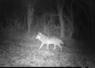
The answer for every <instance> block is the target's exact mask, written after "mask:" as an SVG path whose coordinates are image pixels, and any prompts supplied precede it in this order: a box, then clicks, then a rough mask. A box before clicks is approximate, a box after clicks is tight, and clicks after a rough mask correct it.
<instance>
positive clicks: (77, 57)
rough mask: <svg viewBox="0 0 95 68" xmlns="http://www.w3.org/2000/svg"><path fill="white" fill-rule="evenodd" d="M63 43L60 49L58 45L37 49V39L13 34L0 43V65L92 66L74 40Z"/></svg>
mask: <svg viewBox="0 0 95 68" xmlns="http://www.w3.org/2000/svg"><path fill="white" fill-rule="evenodd" d="M29 38H31V39H29ZM64 43H65V45H62V47H63V48H62V51H61V50H60V48H58V47H57V48H56V49H55V50H53V47H52V46H51V47H50V48H49V50H47V49H46V46H43V47H42V48H41V49H39V46H40V44H41V43H40V42H39V41H38V40H35V39H33V38H32V37H30V36H29V37H28V36H26V35H20V36H18V37H17V36H15V38H13V39H12V38H11V39H8V40H5V41H3V42H1V43H0V45H1V46H0V67H2V66H5V67H61V66H62V67H66V66H69V67H76V66H79V67H81V66H82V67H85V66H89V67H90V68H92V67H93V64H92V62H90V61H89V59H88V58H87V57H86V56H85V55H83V54H82V52H81V50H80V48H78V47H77V46H76V45H79V44H78V43H77V42H76V41H75V40H66V41H64ZM76 43H77V44H76ZM80 45H81V46H82V45H83V44H82V43H81V44H80ZM87 59H88V60H87ZM88 61H89V62H88Z"/></svg>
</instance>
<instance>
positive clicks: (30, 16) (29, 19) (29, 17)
mask: <svg viewBox="0 0 95 68" xmlns="http://www.w3.org/2000/svg"><path fill="white" fill-rule="evenodd" d="M33 11H34V9H33V8H31V4H29V5H28V11H27V25H28V33H30V32H31V24H32V22H33Z"/></svg>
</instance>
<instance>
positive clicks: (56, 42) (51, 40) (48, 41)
mask: <svg viewBox="0 0 95 68" xmlns="http://www.w3.org/2000/svg"><path fill="white" fill-rule="evenodd" d="M36 39H38V40H39V41H41V46H40V48H42V46H43V45H44V44H46V45H47V49H48V48H49V45H50V44H53V45H54V49H56V46H58V47H60V48H62V46H61V44H64V43H63V41H62V40H60V39H58V38H56V37H51V38H49V37H47V36H46V35H44V34H42V33H38V34H37V36H36ZM40 48H39V49H40Z"/></svg>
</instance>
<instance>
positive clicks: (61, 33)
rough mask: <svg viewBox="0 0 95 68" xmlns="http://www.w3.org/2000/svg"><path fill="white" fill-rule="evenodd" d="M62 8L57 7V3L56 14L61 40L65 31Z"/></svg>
mask: <svg viewBox="0 0 95 68" xmlns="http://www.w3.org/2000/svg"><path fill="white" fill-rule="evenodd" d="M56 1H57V0H56ZM64 2H65V1H64ZM63 8H64V6H61V5H59V3H58V1H57V12H58V16H59V21H60V37H61V38H64V31H65V29H64V21H63Z"/></svg>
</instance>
